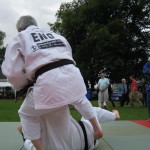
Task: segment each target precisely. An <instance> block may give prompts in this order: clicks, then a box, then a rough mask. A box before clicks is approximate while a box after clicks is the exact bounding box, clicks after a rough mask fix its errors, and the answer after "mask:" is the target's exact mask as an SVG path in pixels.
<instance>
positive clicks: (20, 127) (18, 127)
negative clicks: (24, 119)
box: [17, 124, 22, 134]
mask: <svg viewBox="0 0 150 150" xmlns="http://www.w3.org/2000/svg"><path fill="white" fill-rule="evenodd" d="M17 130H18V132H19V133H20V134H22V126H21V124H19V125H18V126H17Z"/></svg>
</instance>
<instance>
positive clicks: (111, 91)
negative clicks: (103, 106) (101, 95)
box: [108, 80, 115, 108]
mask: <svg viewBox="0 0 150 150" xmlns="http://www.w3.org/2000/svg"><path fill="white" fill-rule="evenodd" d="M112 93H113V89H112V85H111V80H109V86H108V95H109V98H108V100H109V101H110V102H111V104H112V107H113V108H114V107H115V103H114V101H113V99H112Z"/></svg>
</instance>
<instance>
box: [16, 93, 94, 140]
mask: <svg viewBox="0 0 150 150" xmlns="http://www.w3.org/2000/svg"><path fill="white" fill-rule="evenodd" d="M72 105H74V106H75V107H76V108H77V110H78V111H79V112H80V114H81V115H82V116H83V117H84V118H85V119H88V120H89V119H91V118H93V117H94V116H95V114H94V110H93V107H92V105H91V103H90V102H89V100H88V99H87V98H86V97H83V98H82V99H80V100H77V101H76V102H74V103H73V104H72ZM52 110H54V109H50V110H48V109H47V110H46V109H44V110H35V105H34V99H33V92H32V91H30V92H29V93H28V94H27V96H26V98H25V100H24V102H23V104H22V106H21V108H20V109H19V111H18V113H19V116H20V119H21V124H22V127H23V133H24V137H25V139H29V140H36V139H39V138H40V137H41V126H40V123H41V118H40V117H41V116H42V115H44V114H47V113H49V112H51V111H52Z"/></svg>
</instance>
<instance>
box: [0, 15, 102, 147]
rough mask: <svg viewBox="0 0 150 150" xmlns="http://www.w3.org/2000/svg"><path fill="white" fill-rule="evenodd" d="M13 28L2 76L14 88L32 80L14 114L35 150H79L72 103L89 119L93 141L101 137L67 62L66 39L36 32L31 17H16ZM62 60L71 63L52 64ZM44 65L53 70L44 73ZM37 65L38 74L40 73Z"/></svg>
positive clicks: (76, 76) (80, 136)
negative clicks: (72, 115)
mask: <svg viewBox="0 0 150 150" xmlns="http://www.w3.org/2000/svg"><path fill="white" fill-rule="evenodd" d="M16 27H17V30H18V32H19V33H18V34H17V35H16V36H15V37H14V38H13V39H12V41H11V42H10V43H9V44H8V46H7V49H6V53H5V60H4V61H3V63H2V72H3V74H4V75H5V76H6V77H7V79H8V81H9V82H10V83H11V84H12V86H13V88H14V89H16V90H20V89H23V88H24V87H25V86H27V85H28V84H29V83H31V82H35V83H34V86H33V87H31V88H29V89H28V92H27V95H26V98H25V100H24V102H23V104H22V106H21V108H20V109H19V111H18V112H19V116H20V119H21V124H22V128H23V133H24V136H25V138H26V139H29V140H31V141H32V143H33V144H34V146H35V148H36V149H37V150H50V149H59V148H60V147H61V149H64V150H71V149H76V150H77V149H80V150H81V149H83V147H84V140H83V132H82V130H81V127H80V126H79V125H78V123H77V122H76V121H74V120H72V119H70V113H69V110H68V106H67V105H68V104H72V105H75V107H76V109H77V110H78V111H79V112H80V113H81V115H82V116H83V117H84V118H85V119H87V120H89V121H90V123H91V124H92V127H93V128H92V129H93V134H94V138H93V140H94V139H99V138H101V137H102V135H103V133H102V130H101V128H100V126H99V124H98V123H97V120H96V117H95V114H94V110H93V107H92V105H91V103H90V102H89V101H88V100H87V99H86V97H85V95H86V92H87V91H86V87H85V84H84V81H83V78H82V76H81V73H80V71H79V69H78V68H77V67H75V65H73V64H72V62H74V60H73V58H72V50H71V47H70V45H69V43H68V42H67V40H66V39H65V38H64V37H62V36H60V35H58V34H56V33H54V32H52V31H50V30H46V29H43V28H39V27H38V26H37V23H36V21H35V19H34V18H33V17H31V16H22V17H20V18H19V20H18V22H17V25H16ZM62 60H63V63H64V61H65V62H66V60H67V62H68V61H69V62H71V63H68V64H65V65H60V64H59V65H60V66H57V65H56V62H61V63H62ZM47 64H49V65H48V68H49V66H51V67H52V64H55V65H53V67H54V66H57V67H56V68H55V67H54V68H53V69H50V70H47V67H46V71H43V70H45V69H43V66H47ZM41 67H42V73H41V71H40V73H39V70H40V69H41ZM37 72H38V73H37ZM35 77H36V80H35ZM46 114H49V115H48V116H47V117H49V121H48V122H50V126H49V128H47V129H48V131H49V134H48V136H49V137H53V138H48V139H49V140H47V143H44V142H45V139H42V136H41V134H44V132H41V130H43V128H42V123H41V120H42V119H44V118H45V115H46ZM46 120H47V119H46ZM56 120H57V121H56ZM71 122H75V123H73V124H71ZM70 124H71V125H70ZM45 130H46V129H45ZM45 130H43V131H45ZM52 139H53V140H52ZM54 139H55V140H54ZM41 141H42V142H41ZM56 141H57V143H56ZM58 146H59V147H58ZM75 147H76V148H75Z"/></svg>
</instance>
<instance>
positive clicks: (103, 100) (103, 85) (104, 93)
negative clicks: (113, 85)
mask: <svg viewBox="0 0 150 150" xmlns="http://www.w3.org/2000/svg"><path fill="white" fill-rule="evenodd" d="M105 76H106V74H105V73H101V74H100V79H99V81H98V84H97V89H98V105H99V107H102V108H105V109H106V108H107V102H108V98H109V96H108V87H109V84H110V83H109V80H108V78H106V77H105Z"/></svg>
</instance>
